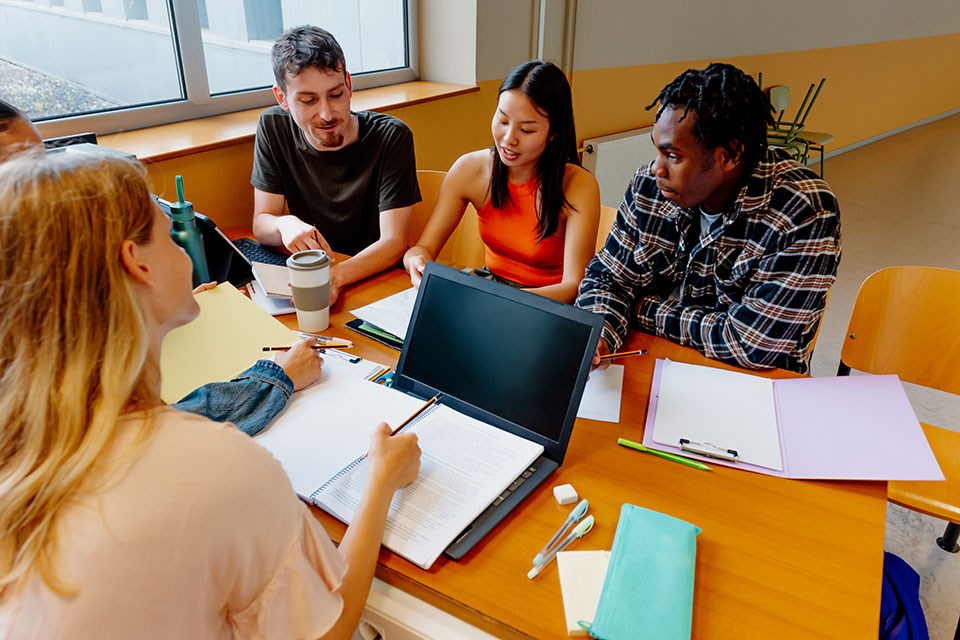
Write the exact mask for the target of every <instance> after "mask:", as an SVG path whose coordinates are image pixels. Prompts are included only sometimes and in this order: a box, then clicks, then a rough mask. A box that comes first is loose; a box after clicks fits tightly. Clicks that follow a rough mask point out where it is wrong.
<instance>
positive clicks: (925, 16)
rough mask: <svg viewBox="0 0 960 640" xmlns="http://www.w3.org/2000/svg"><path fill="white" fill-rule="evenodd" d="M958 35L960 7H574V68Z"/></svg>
mask: <svg viewBox="0 0 960 640" xmlns="http://www.w3.org/2000/svg"><path fill="white" fill-rule="evenodd" d="M958 32H960V0H912V1H911V2H903V1H902V0H804V1H803V2H797V1H796V0H793V1H790V2H787V1H786V0H729V1H728V2H717V1H716V0H683V1H682V2H637V1H636V0H579V2H578V4H577V25H576V44H575V50H574V56H575V57H574V68H575V69H578V70H581V69H598V68H607V67H624V66H631V65H647V64H659V63H664V62H676V61H683V60H704V59H706V60H709V59H711V58H721V57H724V58H727V57H732V56H741V55H755V54H765V53H778V52H784V51H800V50H805V49H821V48H829V47H839V46H845V45H855V44H865V43H869V42H886V41H891V40H905V39H910V38H921V37H925V36H937V35H944V34H948V33H958Z"/></svg>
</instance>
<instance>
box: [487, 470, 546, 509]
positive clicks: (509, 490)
mask: <svg viewBox="0 0 960 640" xmlns="http://www.w3.org/2000/svg"><path fill="white" fill-rule="evenodd" d="M536 471H537V468H536V467H530V468H529V469H527V470H526V471H524V472H523V473H521V474H520V477H519V478H517V479H516V480H514V481H513V484H511V485H510V486H509V487H507V488H506V489H505V490H504V492H503V493H501V494H500V495H499V496H497V497H496V499H495V500H494V501H493V502H492V503H491V504H490V506H492V507H497V506H499V505H500V503H501V502H503V501H504V500H506V499H507V498H508V497H510V494H511V493H513V492H514V491H516V490H517V489H519V488H520V485H522V484H523V483H524V481H525V480H526V479H527V478H529V477H530V476H532V475H533V474H534V473H536Z"/></svg>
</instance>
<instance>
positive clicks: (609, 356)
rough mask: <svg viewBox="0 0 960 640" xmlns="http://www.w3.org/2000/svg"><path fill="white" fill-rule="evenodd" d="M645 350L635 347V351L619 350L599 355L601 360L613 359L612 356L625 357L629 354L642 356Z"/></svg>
mask: <svg viewBox="0 0 960 640" xmlns="http://www.w3.org/2000/svg"><path fill="white" fill-rule="evenodd" d="M646 352H647V350H646V349H637V350H636V351H620V352H618V353H608V354H607V355H605V356H600V359H601V360H613V359H614V358H627V357H629V356H642V355H644V354H645V353H646Z"/></svg>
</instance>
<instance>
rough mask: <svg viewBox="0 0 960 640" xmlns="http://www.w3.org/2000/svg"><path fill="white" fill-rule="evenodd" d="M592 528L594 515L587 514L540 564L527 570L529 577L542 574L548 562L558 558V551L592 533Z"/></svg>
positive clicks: (532, 577)
mask: <svg viewBox="0 0 960 640" xmlns="http://www.w3.org/2000/svg"><path fill="white" fill-rule="evenodd" d="M590 529H593V516H587V517H586V518H584V519H583V522H581V523H580V524H578V525H577V526H576V527H574V529H573V531H571V532H570V535H568V536H567V537H566V538H564V539H563V542H561V543H560V544H558V545H557V546H556V547H554V548H553V550H552V551H550V553H548V554H547V555H546V557H545V558H544V559H543V560H542V561H541V562H540V564H538V565H537V566H535V567H534V568H533V569H530V571H528V572H527V577H528V578H530V579H531V580H533V579H534V578H536V577H537V576H538V575H540V572H541V571H543V568H544V567H545V566H547V565H548V564H550V561H551V560H553V559H554V558H556V557H557V554H558V553H560V552H561V551H563V550H564V549H566V548H567V547H568V546H569V545H570V543H571V542H573V541H574V540H576V539H577V538H582V537H583V536H585V535H587V534H588V533H590Z"/></svg>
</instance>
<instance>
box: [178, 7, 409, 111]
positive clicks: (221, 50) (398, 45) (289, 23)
mask: <svg viewBox="0 0 960 640" xmlns="http://www.w3.org/2000/svg"><path fill="white" fill-rule="evenodd" d="M197 6H198V9H200V15H201V20H200V26H201V32H202V34H203V35H202V37H203V54H204V57H205V58H206V62H207V79H208V82H209V84H210V93H212V94H214V95H217V94H222V93H227V92H233V91H243V90H246V89H253V88H262V87H269V86H272V85H273V70H272V69H271V66H270V47H271V46H272V45H273V41H274V40H276V38H277V36H279V35H280V34H281V33H283V31H285V30H286V29H289V28H291V27H295V26H299V25H304V24H314V25H318V26H320V27H323V28H324V29H326V30H327V31H329V32H330V33H332V34H333V35H334V37H335V38H336V39H337V42H339V43H340V46H341V47H342V48H343V54H344V56H345V57H346V59H347V70H348V71H349V72H350V73H351V74H359V73H369V72H376V71H386V70H389V69H396V68H400V67H405V66H407V38H406V16H405V15H404V2H403V1H402V0H197Z"/></svg>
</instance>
